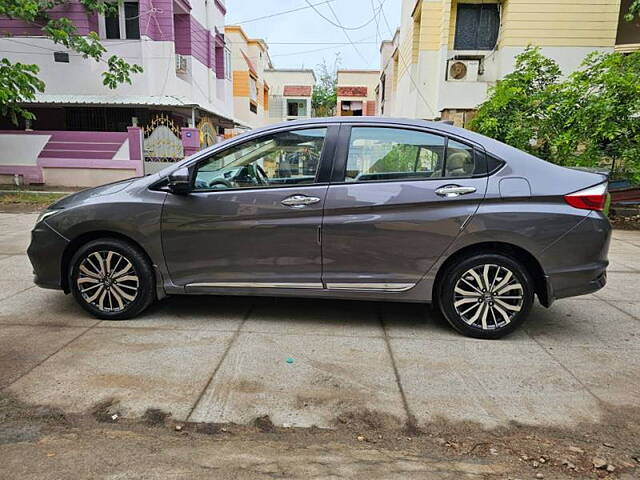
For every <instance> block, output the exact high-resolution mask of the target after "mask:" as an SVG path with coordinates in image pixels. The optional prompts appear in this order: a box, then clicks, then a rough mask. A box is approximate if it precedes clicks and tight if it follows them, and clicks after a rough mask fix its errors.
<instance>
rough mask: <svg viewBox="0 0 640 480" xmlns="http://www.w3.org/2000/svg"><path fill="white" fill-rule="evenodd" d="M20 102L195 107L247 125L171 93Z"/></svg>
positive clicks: (47, 96) (50, 97)
mask: <svg viewBox="0 0 640 480" xmlns="http://www.w3.org/2000/svg"><path fill="white" fill-rule="evenodd" d="M22 103H23V104H25V105H41V106H59V107H65V106H73V107H95V106H101V107H165V108H175V109H189V110H191V109H193V108H197V109H199V110H202V111H204V112H207V113H209V114H211V115H214V116H216V117H219V118H221V119H224V120H226V121H228V122H232V123H233V124H235V125H240V126H247V124H246V123H244V122H242V121H240V120H238V119H236V118H233V117H232V116H230V115H226V114H224V113H220V112H218V111H216V110H211V109H209V108H206V107H203V106H201V105H200V104H198V103H194V102H191V101H189V100H188V99H186V98H184V97H178V96H173V95H55V94H48V93H38V94H36V96H35V98H34V99H33V100H25V101H23V102H22Z"/></svg>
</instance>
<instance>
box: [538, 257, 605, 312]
mask: <svg viewBox="0 0 640 480" xmlns="http://www.w3.org/2000/svg"><path fill="white" fill-rule="evenodd" d="M546 281H547V298H548V299H549V302H548V303H549V305H551V303H553V301H554V300H557V299H559V298H566V297H577V296H579V295H587V294H589V293H593V292H597V291H598V290H600V289H601V288H603V287H604V286H605V285H606V284H607V263H605V264H603V265H599V266H594V267H593V268H592V267H589V268H584V269H578V270H572V271H565V272H556V273H554V274H553V276H550V275H547V276H546ZM549 305H547V306H549Z"/></svg>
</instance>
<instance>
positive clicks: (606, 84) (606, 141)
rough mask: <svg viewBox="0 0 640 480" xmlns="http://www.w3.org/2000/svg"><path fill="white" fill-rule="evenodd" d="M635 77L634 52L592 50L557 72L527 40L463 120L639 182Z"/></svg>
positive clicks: (637, 56)
mask: <svg viewBox="0 0 640 480" xmlns="http://www.w3.org/2000/svg"><path fill="white" fill-rule="evenodd" d="M639 78H640V52H634V53H631V54H628V55H624V54H621V53H600V52H593V53H592V54H590V55H588V56H587V57H586V58H585V60H584V61H583V63H582V65H581V67H580V68H579V69H578V70H577V71H575V72H574V73H572V74H571V75H569V76H568V77H567V78H565V79H561V72H560V68H559V67H558V64H557V63H556V62H555V61H554V60H552V59H549V58H547V57H545V56H544V55H542V53H540V49H539V48H534V47H529V48H527V49H526V50H525V51H524V52H523V53H522V54H520V55H518V56H517V57H516V65H515V70H514V71H513V72H512V73H509V74H508V75H506V76H505V77H504V79H502V80H500V81H498V82H497V84H496V85H495V87H493V88H492V89H491V90H490V92H489V98H488V99H487V100H486V101H485V102H484V103H482V104H481V105H480V107H479V109H478V114H477V115H476V117H475V118H474V119H473V121H472V122H471V125H470V126H471V128H472V129H473V130H476V131H477V132H479V133H482V134H484V135H487V136H490V137H493V138H496V139H497V140H500V141H502V142H505V143H508V144H510V145H513V146H514V147H517V148H520V149H522V150H525V151H528V152H530V153H532V154H534V155H537V156H538V157H540V158H543V159H545V160H548V161H550V162H553V163H557V164H560V165H567V166H585V167H607V168H610V169H611V171H612V177H614V178H630V179H632V180H634V181H636V182H640V82H639V81H638V79H639Z"/></svg>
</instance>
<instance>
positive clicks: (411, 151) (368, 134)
mask: <svg viewBox="0 0 640 480" xmlns="http://www.w3.org/2000/svg"><path fill="white" fill-rule="evenodd" d="M444 151H445V139H444V137H441V136H439V135H433V134H431V133H425V132H418V131H415V130H403V129H399V128H386V127H353V128H352V129H351V140H350V142H349V155H348V157H347V170H346V175H345V181H346V182H366V181H376V180H394V179H411V178H437V177H441V176H442V166H443V163H444Z"/></svg>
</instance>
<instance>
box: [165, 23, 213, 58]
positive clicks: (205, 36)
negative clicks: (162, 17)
mask: <svg viewBox="0 0 640 480" xmlns="http://www.w3.org/2000/svg"><path fill="white" fill-rule="evenodd" d="M173 22H174V25H175V42H176V53H179V54H180V55H191V56H192V57H193V58H194V59H196V60H198V61H199V62H200V63H202V64H203V65H205V66H206V67H207V68H212V67H213V65H215V62H216V52H215V49H214V47H213V42H214V38H213V36H212V35H211V33H210V32H209V31H208V30H207V29H206V28H205V27H204V26H203V25H202V24H201V23H200V22H198V21H197V20H196V19H195V18H193V17H192V16H191V15H187V14H177V15H174V16H173Z"/></svg>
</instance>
